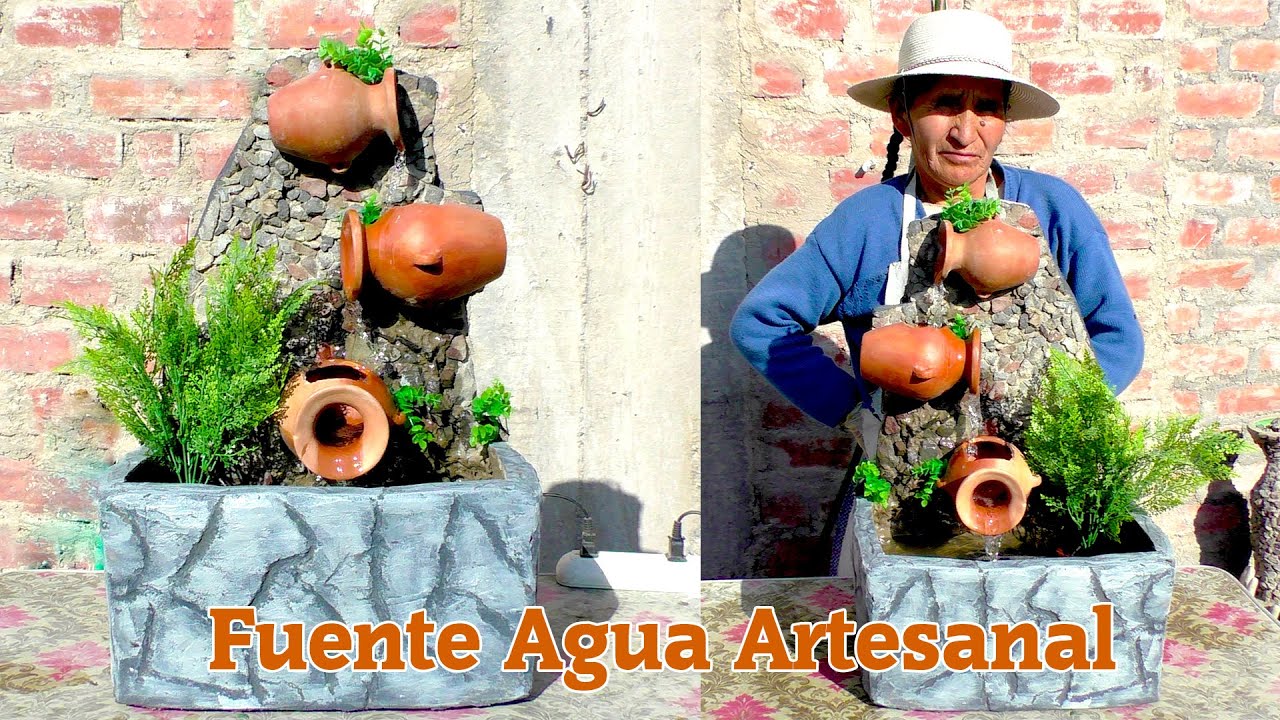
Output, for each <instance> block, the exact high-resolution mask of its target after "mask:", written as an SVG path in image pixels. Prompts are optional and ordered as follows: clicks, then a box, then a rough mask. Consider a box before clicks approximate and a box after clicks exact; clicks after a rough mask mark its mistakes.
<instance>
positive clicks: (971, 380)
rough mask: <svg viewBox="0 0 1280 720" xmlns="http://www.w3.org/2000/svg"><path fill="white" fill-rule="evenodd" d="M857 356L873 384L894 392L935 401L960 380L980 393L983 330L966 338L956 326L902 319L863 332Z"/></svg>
mask: <svg viewBox="0 0 1280 720" xmlns="http://www.w3.org/2000/svg"><path fill="white" fill-rule="evenodd" d="M858 357H859V360H858V362H859V367H860V371H861V373H862V377H863V378H864V379H866V380H868V381H869V382H872V383H874V384H876V385H878V386H879V387H880V388H882V389H883V390H885V391H887V392H891V393H894V394H895V395H903V396H905V397H909V398H915V399H916V400H932V399H934V398H936V397H938V396H939V395H941V394H942V393H944V392H946V391H947V390H950V389H951V388H952V387H954V386H955V385H956V383H958V382H960V381H961V380H964V381H965V382H966V383H967V384H968V387H969V392H972V393H976V392H978V380H979V373H980V372H981V369H982V363H981V360H982V340H981V335H980V333H979V330H978V328H974V329H973V330H972V331H971V332H970V334H969V338H968V339H967V340H961V339H960V338H958V337H956V334H955V333H953V332H952V331H951V328H936V327H916V326H914V325H906V324H903V323H897V324H894V325H886V326H884V327H880V328H876V329H874V330H870V331H868V332H867V334H865V335H863V336H862V348H861V349H860V350H859V352H858Z"/></svg>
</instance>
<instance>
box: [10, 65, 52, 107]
mask: <svg viewBox="0 0 1280 720" xmlns="http://www.w3.org/2000/svg"><path fill="white" fill-rule="evenodd" d="M0 83H3V84H4V88H5V91H4V92H3V93H0V113H9V112H30V111H31V110H48V109H49V108H51V107H53V84H52V81H51V80H50V79H49V73H48V72H44V71H41V72H37V73H35V74H34V75H31V76H23V77H7V78H4V79H3V80H0Z"/></svg>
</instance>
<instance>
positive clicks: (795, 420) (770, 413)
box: [760, 402, 804, 430]
mask: <svg viewBox="0 0 1280 720" xmlns="http://www.w3.org/2000/svg"><path fill="white" fill-rule="evenodd" d="M803 422H804V413H803V412H802V411H801V410H800V409H799V408H797V407H796V406H794V405H790V404H787V403H778V402H771V403H769V404H768V405H766V406H765V408H764V413H763V414H762V415H761V418H760V424H761V425H762V426H763V427H764V428H765V429H768V430H781V429H783V428H789V427H795V426H796V425H800V424H801V423H803Z"/></svg>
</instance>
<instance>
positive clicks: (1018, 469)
mask: <svg viewBox="0 0 1280 720" xmlns="http://www.w3.org/2000/svg"><path fill="white" fill-rule="evenodd" d="M1039 484H1040V478H1039V477H1038V476H1036V475H1034V474H1032V472H1031V468H1029V467H1027V460H1026V458H1024V457H1023V456H1022V451H1021V450H1018V448H1016V447H1014V446H1013V445H1010V444H1009V443H1007V442H1005V441H1004V440H1001V439H1000V438H998V437H994V436H992V435H979V436H977V437H975V438H970V439H968V440H965V441H964V442H962V443H960V444H959V445H957V446H956V449H955V451H954V452H952V453H951V459H950V460H949V461H948V462H947V471H946V473H945V474H944V475H943V476H942V478H941V479H939V480H938V487H940V488H942V489H943V490H946V491H947V494H949V495H950V496H951V497H952V498H953V499H954V500H955V503H956V515H958V516H959V517H960V522H961V524H963V525H964V526H965V527H966V528H968V529H969V530H971V531H973V532H975V533H977V534H979V535H1000V534H1003V533H1006V532H1009V531H1010V530H1012V529H1013V528H1014V527H1016V526H1017V525H1018V523H1020V522H1022V516H1023V515H1024V514H1025V513H1026V511H1027V496H1028V495H1029V494H1030V493H1031V489H1032V488H1034V487H1036V486H1037V485H1039Z"/></svg>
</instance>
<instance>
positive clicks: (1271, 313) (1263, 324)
mask: <svg viewBox="0 0 1280 720" xmlns="http://www.w3.org/2000/svg"><path fill="white" fill-rule="evenodd" d="M1276 326H1280V305H1265V304H1264V305H1236V306H1234V307H1230V308H1227V309H1225V310H1220V311H1218V316H1217V318H1216V319H1215V320H1214V323H1213V331H1214V332H1231V331H1235V330H1257V329H1260V328H1261V329H1268V328H1273V327H1276Z"/></svg>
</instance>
